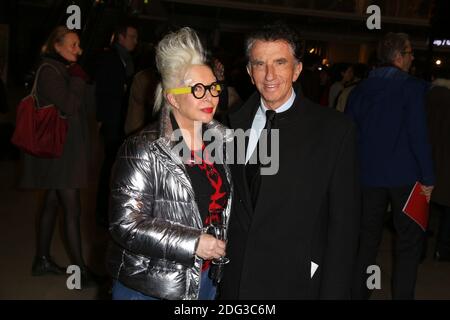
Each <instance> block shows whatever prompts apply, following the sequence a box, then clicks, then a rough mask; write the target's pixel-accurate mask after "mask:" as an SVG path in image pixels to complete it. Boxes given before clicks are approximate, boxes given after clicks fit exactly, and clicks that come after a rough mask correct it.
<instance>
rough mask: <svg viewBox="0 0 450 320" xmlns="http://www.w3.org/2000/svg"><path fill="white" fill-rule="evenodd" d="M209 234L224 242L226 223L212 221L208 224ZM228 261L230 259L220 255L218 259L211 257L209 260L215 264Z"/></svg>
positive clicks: (225, 238) (225, 240)
mask: <svg viewBox="0 0 450 320" xmlns="http://www.w3.org/2000/svg"><path fill="white" fill-rule="evenodd" d="M209 228H210V231H211V234H212V235H213V236H214V237H215V238H216V239H218V240H222V241H224V242H225V243H226V242H227V225H226V224H224V223H222V222H218V221H217V222H216V221H212V222H210V225H209ZM228 262H230V259H228V258H227V257H220V258H218V259H213V260H212V261H211V263H212V264H216V265H224V264H227V263H228Z"/></svg>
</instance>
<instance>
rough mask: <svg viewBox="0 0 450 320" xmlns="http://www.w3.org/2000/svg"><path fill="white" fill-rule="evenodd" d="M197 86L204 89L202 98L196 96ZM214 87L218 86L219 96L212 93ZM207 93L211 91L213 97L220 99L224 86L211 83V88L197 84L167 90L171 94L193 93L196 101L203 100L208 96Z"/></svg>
mask: <svg viewBox="0 0 450 320" xmlns="http://www.w3.org/2000/svg"><path fill="white" fill-rule="evenodd" d="M197 86H202V87H203V90H204V91H203V95H202V96H200V97H197V96H196V95H195V93H194V92H195V90H194V88H195V87H197ZM213 86H216V90H217V95H214V94H213V93H212V91H211V88H212V87H213ZM206 91H209V94H210V95H211V97H214V98H216V97H218V96H219V95H220V93H221V92H222V84H220V83H219V82H213V83H211V84H210V85H209V86H205V85H204V84H203V83H200V82H199V83H196V84H194V85H193V86H190V87H179V88H172V89H167V90H166V93H171V94H186V93H191V94H192V95H193V96H194V98H196V99H203V97H204V96H205V95H206Z"/></svg>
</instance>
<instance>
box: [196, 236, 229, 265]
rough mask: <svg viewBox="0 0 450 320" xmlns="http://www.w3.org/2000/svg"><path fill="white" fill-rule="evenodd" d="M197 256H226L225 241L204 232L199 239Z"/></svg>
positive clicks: (205, 258) (206, 258)
mask: <svg viewBox="0 0 450 320" xmlns="http://www.w3.org/2000/svg"><path fill="white" fill-rule="evenodd" d="M195 254H196V255H197V256H199V257H200V258H202V259H203V260H212V259H218V258H220V257H224V256H225V242H223V241H221V240H217V239H216V238H214V237H213V236H212V235H210V234H207V233H203V234H202V235H201V236H200V239H199V240H198V247H197V251H196V252H195Z"/></svg>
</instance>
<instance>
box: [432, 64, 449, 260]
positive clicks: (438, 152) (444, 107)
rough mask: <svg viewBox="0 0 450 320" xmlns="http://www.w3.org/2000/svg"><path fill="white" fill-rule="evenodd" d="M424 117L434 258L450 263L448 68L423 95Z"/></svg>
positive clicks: (438, 75) (439, 72)
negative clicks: (431, 176)
mask: <svg viewBox="0 0 450 320" xmlns="http://www.w3.org/2000/svg"><path fill="white" fill-rule="evenodd" d="M426 106H427V116H428V130H429V134H430V142H431V146H432V150H433V163H434V168H435V170H436V184H435V186H434V190H433V193H432V194H431V211H432V214H433V213H438V214H439V215H440V221H439V229H438V233H437V239H436V240H437V241H436V248H435V253H434V259H435V260H437V261H445V262H449V261H450V165H449V163H450V144H449V140H448V139H449V137H450V69H448V68H442V69H438V70H436V71H435V74H434V80H433V83H432V87H431V90H430V91H429V93H428V96H427V104H426Z"/></svg>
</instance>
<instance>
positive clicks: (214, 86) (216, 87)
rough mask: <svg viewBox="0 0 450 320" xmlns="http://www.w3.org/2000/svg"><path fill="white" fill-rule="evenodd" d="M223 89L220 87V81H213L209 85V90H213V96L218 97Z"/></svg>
mask: <svg viewBox="0 0 450 320" xmlns="http://www.w3.org/2000/svg"><path fill="white" fill-rule="evenodd" d="M221 90H222V88H221V87H220V84H218V83H213V84H211V85H210V86H209V92H211V95H212V96H213V97H218V96H219V94H220V91H221Z"/></svg>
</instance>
